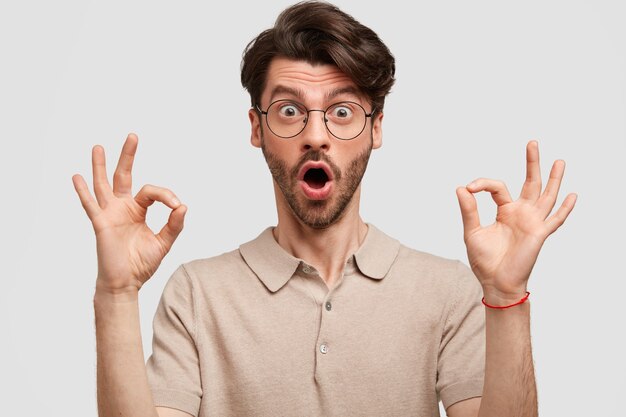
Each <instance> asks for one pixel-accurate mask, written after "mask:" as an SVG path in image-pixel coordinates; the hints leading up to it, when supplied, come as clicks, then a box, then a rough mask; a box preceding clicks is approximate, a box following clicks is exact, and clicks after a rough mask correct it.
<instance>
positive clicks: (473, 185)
mask: <svg viewBox="0 0 626 417" xmlns="http://www.w3.org/2000/svg"><path fill="white" fill-rule="evenodd" d="M475 186H476V181H472V182H470V183H469V184H467V187H466V188H474V187H475Z"/></svg>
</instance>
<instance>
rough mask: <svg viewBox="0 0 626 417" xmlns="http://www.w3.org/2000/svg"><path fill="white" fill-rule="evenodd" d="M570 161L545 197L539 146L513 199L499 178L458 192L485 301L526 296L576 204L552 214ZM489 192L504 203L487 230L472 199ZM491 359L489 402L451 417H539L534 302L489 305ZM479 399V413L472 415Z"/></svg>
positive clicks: (560, 166)
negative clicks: (544, 251) (543, 254)
mask: <svg viewBox="0 0 626 417" xmlns="http://www.w3.org/2000/svg"><path fill="white" fill-rule="evenodd" d="M564 170H565V163H564V162H563V161H556V162H555V163H554V164H553V166H552V170H551V172H550V178H549V180H548V183H547V185H546V188H545V190H544V191H543V192H542V184H541V172H540V168H539V149H538V145H537V142H535V141H531V142H529V143H528V146H527V147H526V181H525V182H524V186H523V187H522V192H521V194H520V197H519V198H518V199H517V200H516V201H513V200H512V199H511V196H510V194H509V192H508V190H507V188H506V185H504V183H502V182H500V181H495V180H490V179H485V178H481V179H478V180H476V181H474V182H472V183H471V184H469V185H468V186H467V187H459V188H458V189H457V197H458V199H459V205H460V207H461V214H462V217H463V228H464V240H465V244H466V246H467V254H468V259H469V262H470V266H471V267H472V271H473V272H474V274H475V275H476V277H477V278H478V280H479V281H480V283H481V285H482V287H483V293H484V296H485V302H486V303H487V304H490V305H494V306H509V305H511V304H514V303H516V302H517V301H519V300H521V299H522V298H523V297H524V296H525V295H526V288H527V284H528V279H529V278H530V273H531V271H532V269H533V266H534V264H535V262H536V260H537V257H538V255H539V251H540V250H541V247H542V245H543V243H544V241H545V240H546V239H547V237H548V236H549V235H550V234H552V233H554V232H555V231H556V230H557V229H558V228H559V227H560V226H561V225H562V224H563V223H564V222H565V219H566V218H567V216H568V215H569V213H570V212H571V211H572V209H573V208H574V204H575V203H576V195H575V194H569V195H568V196H567V197H566V198H565V200H564V201H563V204H562V205H561V207H559V209H558V210H557V211H556V212H555V213H554V214H551V212H552V209H553V208H554V206H555V203H556V199H557V195H558V191H559V188H560V185H561V180H562V178H563V172H564ZM481 191H487V192H489V193H490V194H491V196H492V198H493V200H494V202H495V203H496V205H497V206H498V209H497V214H496V221H495V223H493V224H491V225H489V226H486V227H483V226H481V224H480V219H479V216H478V210H477V204H476V199H475V198H474V196H473V194H474V193H477V192H481ZM486 338H487V340H486V360H485V378H484V388H483V396H482V399H480V400H478V399H473V400H468V401H470V402H466V401H462V402H460V403H458V406H457V404H453V405H452V406H450V407H448V411H447V412H448V415H449V416H452V417H466V416H467V417H475V416H476V415H478V416H480V417H506V416H524V417H526V416H528V417H532V416H537V413H538V410H537V392H536V386H535V376H534V370H533V360H532V350H531V343H530V303H529V302H525V303H522V304H519V305H515V306H512V307H509V308H506V309H492V308H488V307H487V308H486ZM477 401H480V410H479V412H478V414H476V412H475V411H472V410H470V408H471V407H475V406H476V404H477Z"/></svg>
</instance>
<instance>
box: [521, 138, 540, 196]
mask: <svg viewBox="0 0 626 417" xmlns="http://www.w3.org/2000/svg"><path fill="white" fill-rule="evenodd" d="M540 195H541V168H540V167H539V144H538V143H537V141H536V140H532V141H530V142H528V145H526V181H525V182H524V186H523V187H522V192H521V193H520V198H523V199H525V200H531V201H536V200H537V199H538V198H539V196H540Z"/></svg>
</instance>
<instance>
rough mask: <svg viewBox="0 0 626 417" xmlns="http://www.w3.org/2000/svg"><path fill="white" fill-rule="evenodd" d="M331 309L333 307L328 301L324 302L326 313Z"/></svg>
mask: <svg viewBox="0 0 626 417" xmlns="http://www.w3.org/2000/svg"><path fill="white" fill-rule="evenodd" d="M332 309H333V305H332V304H331V303H330V301H326V311H330V310H332Z"/></svg>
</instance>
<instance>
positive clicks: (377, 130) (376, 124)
mask: <svg viewBox="0 0 626 417" xmlns="http://www.w3.org/2000/svg"><path fill="white" fill-rule="evenodd" d="M384 116H385V114H384V113H383V112H382V111H380V112H378V113H376V115H375V116H374V117H372V148H373V149H378V148H380V147H381V146H383V117H384Z"/></svg>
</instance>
